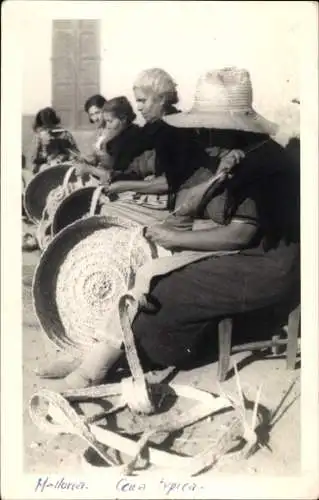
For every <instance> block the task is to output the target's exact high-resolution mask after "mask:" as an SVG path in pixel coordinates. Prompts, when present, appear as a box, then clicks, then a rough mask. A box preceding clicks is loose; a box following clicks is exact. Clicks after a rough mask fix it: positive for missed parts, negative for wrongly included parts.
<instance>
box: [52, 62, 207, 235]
mask: <svg viewBox="0 0 319 500" xmlns="http://www.w3.org/2000/svg"><path fill="white" fill-rule="evenodd" d="M133 90H134V94H135V98H136V102H137V108H138V110H139V112H140V113H141V115H142V117H143V119H144V120H145V122H146V123H145V125H144V126H143V127H137V126H136V125H135V124H132V123H130V122H131V121H132V120H131V119H129V120H127V118H130V115H132V113H127V112H126V113H123V109H124V108H123V102H122V103H121V101H123V100H124V99H125V98H124V97H121V98H114V99H112V100H111V101H109V102H108V103H107V104H106V106H105V115H110V113H112V114H113V115H114V114H115V118H116V121H117V122H119V121H121V120H119V118H121V116H122V117H123V118H125V121H126V122H129V127H126V128H124V129H123V131H122V132H121V133H120V134H115V137H114V138H113V139H112V138H110V137H109V138H108V140H106V141H105V142H104V144H103V145H104V150H105V151H104V153H105V155H106V158H109V159H110V160H111V164H112V168H111V170H110V172H111V176H110V177H111V179H110V182H111V184H110V182H108V181H106V182H105V183H104V184H105V186H106V191H107V194H108V195H109V197H108V198H107V199H105V197H103V195H101V196H100V198H99V200H98V202H97V204H96V207H95V210H96V211H95V213H104V211H106V213H107V214H111V213H112V214H113V215H117V216H121V217H129V218H130V219H131V220H132V219H133V218H134V220H136V221H138V222H142V223H145V224H146V223H149V222H150V221H154V220H162V219H163V218H165V216H166V215H167V213H165V211H167V210H168V209H169V210H172V209H173V208H174V199H175V196H176V193H177V191H178V189H179V187H180V185H181V184H182V183H183V182H184V181H185V180H186V179H187V178H188V177H189V176H190V175H192V174H193V173H194V171H196V170H197V169H198V167H199V166H203V165H207V164H208V163H209V161H210V158H209V155H208V154H206V152H205V150H204V148H203V147H202V145H201V144H200V143H199V136H198V134H197V133H196V131H194V130H186V129H185V130H182V129H176V128H173V127H170V126H168V125H167V124H166V123H165V122H164V121H163V119H162V118H163V116H168V115H173V114H176V113H178V109H177V108H176V107H175V105H176V104H177V102H178V94H177V90H176V83H175V82H174V80H173V79H172V77H171V76H170V75H169V74H168V73H166V72H165V71H164V70H163V69H160V68H150V69H146V70H144V71H143V72H142V73H141V74H139V75H138V76H137V78H136V80H135V82H134V85H133ZM118 104H121V106H118ZM120 108H123V109H120ZM125 109H126V110H129V107H128V105H127V104H126V106H125ZM109 118H110V117H109ZM109 118H108V119H109ZM111 118H112V117H111ZM113 121H114V117H113ZM111 132H112V133H114V130H113V131H111ZM111 135H112V134H111ZM84 170H85V169H84ZM84 170H82V171H83V172H84ZM80 173H81V172H80ZM102 184H103V181H102ZM109 184H110V185H109ZM122 193H124V196H123V195H122ZM134 193H135V195H133V194H134ZM109 198H111V199H112V200H113V201H116V203H111V204H109V203H105V202H107V201H109ZM91 199H92V193H91V191H90V190H87V189H83V190H80V191H79V192H77V193H76V195H70V196H69V198H68V199H66V200H65V202H64V203H63V205H62V204H61V207H60V209H59V210H58V211H57V214H56V218H55V221H54V224H53V227H54V228H56V230H57V232H58V231H60V230H61V228H63V227H65V226H66V225H67V224H69V223H70V221H72V220H73V221H74V220H77V219H80V218H81V217H82V216H84V215H85V214H87V213H88V212H89V211H91V210H90V206H92V204H91ZM91 213H92V211H91ZM55 234H56V233H55Z"/></svg>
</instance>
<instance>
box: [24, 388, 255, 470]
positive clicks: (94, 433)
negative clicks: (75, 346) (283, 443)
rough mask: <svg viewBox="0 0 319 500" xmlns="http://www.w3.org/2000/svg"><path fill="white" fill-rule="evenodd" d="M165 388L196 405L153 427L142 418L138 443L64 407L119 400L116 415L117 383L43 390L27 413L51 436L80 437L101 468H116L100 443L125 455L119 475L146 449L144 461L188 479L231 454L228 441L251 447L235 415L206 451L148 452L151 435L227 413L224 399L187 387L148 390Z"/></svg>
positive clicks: (251, 434) (228, 404)
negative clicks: (189, 453)
mask: <svg viewBox="0 0 319 500" xmlns="http://www.w3.org/2000/svg"><path fill="white" fill-rule="evenodd" d="M128 381H129V379H126V380H125V382H128ZM168 387H169V388H170V390H173V392H174V393H175V394H176V395H178V396H182V397H187V398H189V399H192V400H195V401H197V402H199V404H196V405H194V406H193V407H192V408H191V409H189V410H188V411H186V413H184V414H183V415H178V416H175V418H172V415H166V416H165V414H164V418H163V419H162V421H161V420H160V422H159V423H158V424H157V425H156V426H154V425H153V426H152V425H147V421H146V420H145V419H144V420H143V422H142V424H143V428H144V432H143V433H142V436H141V438H140V440H139V441H138V442H134V441H131V440H130V439H128V438H125V437H123V436H120V435H118V434H117V433H114V432H111V431H110V430H108V429H105V428H103V429H102V428H100V427H98V426H97V425H94V424H93V423H92V420H93V419H88V420H85V419H83V418H81V417H80V416H79V415H78V414H77V413H76V411H75V410H74V409H73V408H72V407H71V405H70V402H69V401H75V400H83V399H86V398H88V399H92V398H94V397H101V396H103V397H106V396H107V397H109V396H114V395H118V396H121V399H120V401H121V402H122V404H120V405H118V406H117V407H116V409H117V410H119V409H121V408H123V406H124V405H125V400H124V401H123V391H122V388H123V384H110V385H105V386H101V387H100V388H90V389H84V390H77V391H73V390H70V391H67V392H66V393H64V394H62V395H61V394H57V393H54V392H51V391H47V390H41V391H39V392H37V393H35V394H34V395H33V396H32V398H31V400H30V405H29V412H30V416H31V418H32V420H33V422H34V423H35V424H36V425H37V426H38V427H39V428H40V429H41V430H43V431H44V432H50V433H53V434H60V433H70V434H76V435H78V436H80V437H81V438H82V439H84V440H85V441H86V442H87V443H88V444H89V445H90V446H91V447H92V448H94V450H95V451H96V452H97V453H98V454H99V455H100V456H101V458H102V459H103V460H104V461H105V462H106V463H107V464H109V465H111V466H113V467H114V466H116V465H117V464H116V463H115V462H114V461H113V460H112V459H111V457H110V456H109V454H108V453H106V451H105V449H104V448H103V447H102V446H101V444H100V443H103V444H104V445H106V446H107V447H111V448H113V449H117V450H119V451H121V452H123V453H125V454H127V455H131V457H132V458H131V459H130V460H129V461H128V462H127V463H126V464H124V466H123V465H122V466H120V467H119V469H120V470H121V472H122V473H125V474H129V473H132V472H133V470H134V469H135V468H136V466H137V461H138V459H139V457H140V455H141V452H142V451H143V449H144V447H145V446H146V445H148V452H149V462H151V463H155V464H158V465H161V466H164V467H170V468H176V469H183V470H184V471H187V472H188V473H189V474H190V475H196V474H198V473H200V472H201V471H203V470H205V469H206V468H207V467H209V466H211V465H212V464H214V463H215V462H216V461H217V460H218V458H219V457H220V456H222V455H224V454H225V453H226V452H227V451H228V450H229V449H231V448H232V447H233V445H234V441H235V440H236V439H237V438H238V437H240V438H244V439H245V438H246V439H247V441H249V440H250V442H249V443H248V444H249V448H251V446H252V445H253V444H254V443H255V439H254V438H255V434H254V432H251V430H250V429H249V428H248V426H247V425H245V422H244V421H243V420H242V418H241V417H240V415H237V416H235V417H234V418H233V419H232V421H231V423H230V425H229V426H228V429H227V431H226V432H225V433H223V434H222V436H221V437H220V439H219V440H218V441H217V443H214V445H209V446H207V447H206V448H205V449H204V450H203V451H202V452H200V453H198V454H197V455H195V456H193V457H180V456H175V455H171V454H170V453H168V452H165V451H159V450H156V449H154V448H153V447H152V446H151V445H149V443H148V442H149V440H153V439H154V437H155V436H156V435H159V434H162V433H165V434H170V433H172V432H176V431H177V430H180V429H183V428H185V427H188V426H190V425H192V424H194V423H195V422H198V421H201V420H203V419H204V418H206V417H208V416H209V415H212V414H214V413H218V412H220V411H221V410H225V409H231V408H233V406H232V403H231V402H230V400H229V399H227V398H225V397H221V396H217V397H215V396H213V395H212V394H210V393H208V392H206V391H202V390H199V389H195V388H192V387H188V386H180V385H175V384H168V385H166V384H157V385H156V386H152V388H153V391H155V392H159V393H161V392H162V393H163V392H164V393H165V391H166V390H167V388H168ZM126 395H127V393H126ZM44 402H45V403H46V406H45V407H44V405H43V403H44ZM123 403H124V404H123ZM106 413H107V412H106ZM106 413H105V414H106ZM47 415H50V417H51V420H50V421H49V420H48V419H47ZM165 417H166V418H165ZM247 430H248V432H247Z"/></svg>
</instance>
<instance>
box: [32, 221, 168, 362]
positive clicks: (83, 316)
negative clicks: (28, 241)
mask: <svg viewBox="0 0 319 500" xmlns="http://www.w3.org/2000/svg"><path fill="white" fill-rule="evenodd" d="M141 228H142V226H141V225H139V224H137V223H134V222H131V221H129V220H126V219H120V218H117V217H107V216H102V215H101V216H93V217H89V218H86V219H82V220H79V221H76V222H75V223H73V224H71V225H69V226H67V227H66V228H64V229H63V230H62V231H60V232H59V234H57V235H56V236H55V238H54V239H53V240H52V241H51V242H50V243H49V245H48V247H47V248H46V249H45V251H44V252H43V254H42V256H41V259H40V261H39V264H38V267H37V269H36V272H35V275H34V280H33V287H32V289H33V300H34V307H35V312H36V315H37V317H38V320H39V322H40V324H41V327H42V328H43V330H44V332H45V333H46V334H47V336H48V337H49V339H51V340H52V341H53V342H54V343H55V344H56V345H57V346H58V347H60V348H62V349H64V350H67V351H69V352H71V353H72V354H73V355H75V356H82V355H83V353H84V352H86V351H87V350H88V349H89V348H90V347H91V346H92V345H93V344H94V343H95V342H97V341H100V340H101V339H104V338H107V335H110V332H111V331H112V332H113V333H112V334H115V335H116V332H121V327H120V320H119V310H118V300H119V297H120V296H121V295H122V294H123V293H125V292H126V291H127V290H128V289H129V288H130V287H131V286H132V283H133V281H134V275H135V273H136V270H137V269H138V268H139V267H140V266H142V265H143V264H145V263H146V262H148V261H150V260H151V259H153V258H156V257H158V256H159V255H160V254H161V252H166V251H165V250H164V249H160V248H158V247H156V246H154V245H153V244H151V243H150V242H148V241H147V240H146V239H145V238H144V237H143V236H142V231H141ZM108 322H111V324H112V328H108V327H107V325H108Z"/></svg>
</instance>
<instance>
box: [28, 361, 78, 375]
mask: <svg viewBox="0 0 319 500" xmlns="http://www.w3.org/2000/svg"><path fill="white" fill-rule="evenodd" d="M80 363H81V361H80V360H78V359H72V358H64V359H63V358H62V359H56V360H54V361H53V362H52V363H50V364H49V365H46V366H43V367H39V368H37V369H36V371H35V373H36V375H38V377H41V378H49V379H62V378H64V377H66V376H67V375H69V374H70V373H72V372H73V371H74V370H75V369H76V368H77V367H78V366H79V365H80Z"/></svg>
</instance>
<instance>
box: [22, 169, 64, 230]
mask: <svg viewBox="0 0 319 500" xmlns="http://www.w3.org/2000/svg"><path fill="white" fill-rule="evenodd" d="M70 168H71V165H70V164H69V163H68V164H66V163H65V164H61V165H57V166H54V167H49V168H47V169H46V170H43V171H42V172H39V173H38V174H36V175H35V176H34V177H33V179H32V180H31V181H30V182H29V184H28V185H27V187H26V190H25V193H24V208H25V211H26V213H27V215H28V217H29V218H30V219H31V220H32V221H33V222H39V221H40V220H41V217H42V212H43V209H44V207H45V206H46V202H47V197H48V194H49V193H50V192H51V191H52V190H53V189H55V188H57V187H58V186H61V185H62V183H63V180H64V178H65V174H66V173H67V171H68V170H69V169H70Z"/></svg>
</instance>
